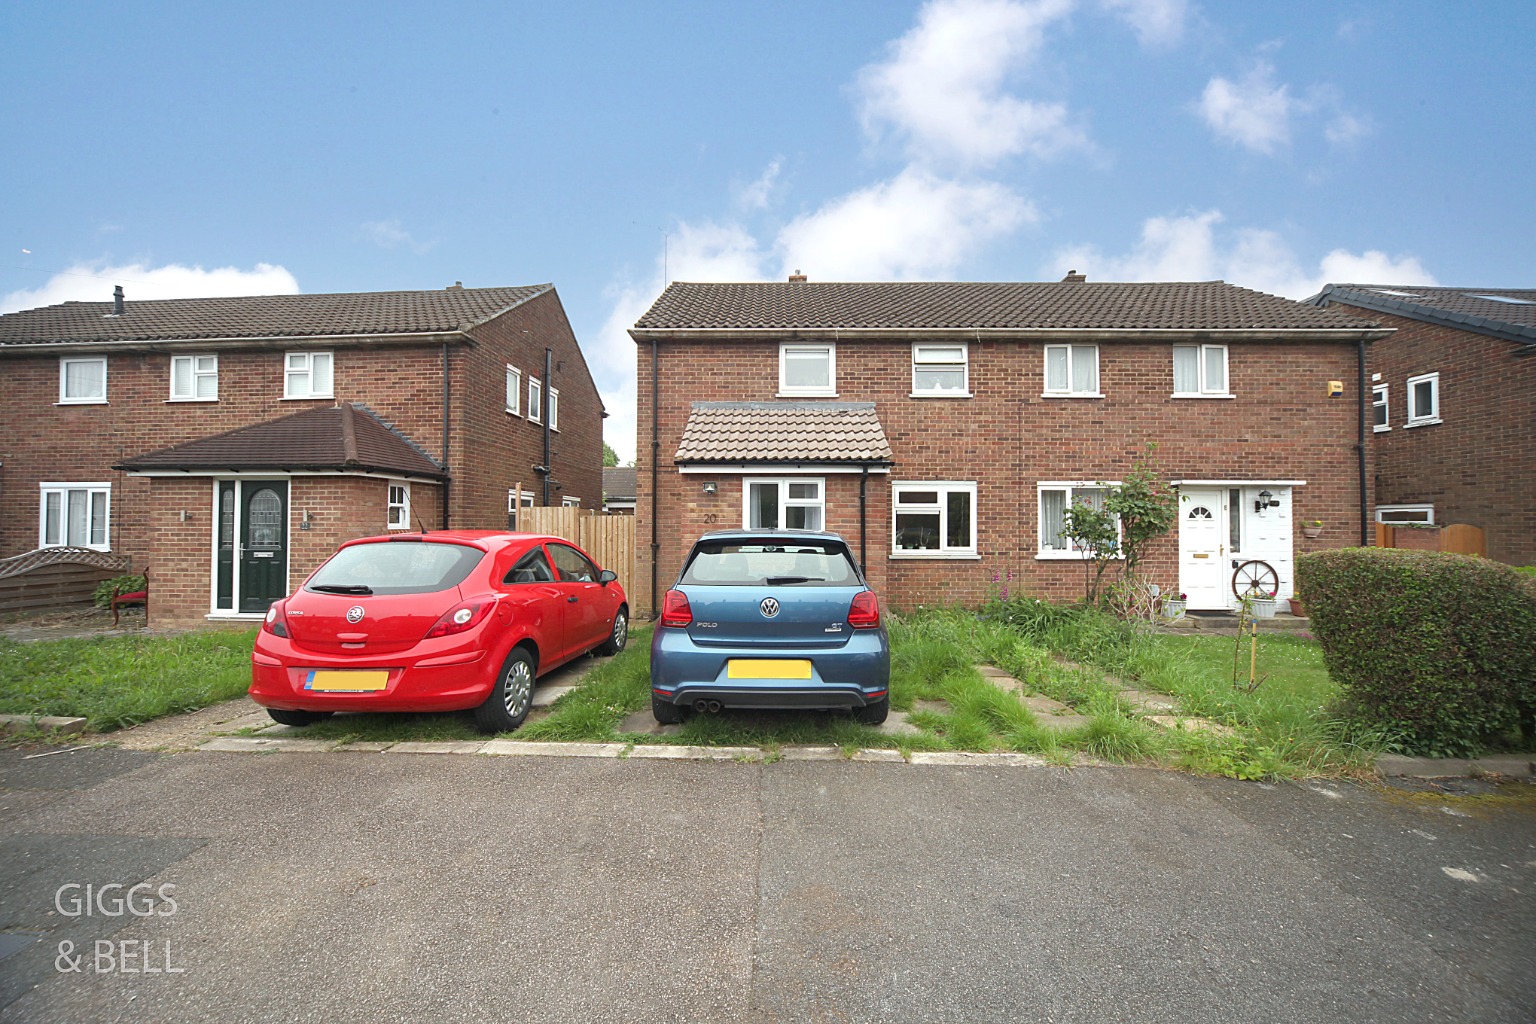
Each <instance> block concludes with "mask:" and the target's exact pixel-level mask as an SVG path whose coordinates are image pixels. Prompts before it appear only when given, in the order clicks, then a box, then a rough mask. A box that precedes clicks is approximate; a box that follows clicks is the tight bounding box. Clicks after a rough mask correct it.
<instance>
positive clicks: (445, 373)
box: [443, 341, 452, 530]
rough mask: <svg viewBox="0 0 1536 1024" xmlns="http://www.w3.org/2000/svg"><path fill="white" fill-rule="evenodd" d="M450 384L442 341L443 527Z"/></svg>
mask: <svg viewBox="0 0 1536 1024" xmlns="http://www.w3.org/2000/svg"><path fill="white" fill-rule="evenodd" d="M449 394H450V386H449V382H448V343H447V342H446V341H445V342H443V529H445V530H446V529H448V523H449V519H448V495H449V488H450V487H451V485H452V475H451V474H450V473H449V472H448V410H449V408H450V406H449V401H448V398H449Z"/></svg>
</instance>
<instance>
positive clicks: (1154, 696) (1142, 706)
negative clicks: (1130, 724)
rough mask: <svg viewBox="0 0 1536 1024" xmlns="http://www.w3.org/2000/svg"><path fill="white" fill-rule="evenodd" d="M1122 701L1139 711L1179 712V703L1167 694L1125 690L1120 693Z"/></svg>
mask: <svg viewBox="0 0 1536 1024" xmlns="http://www.w3.org/2000/svg"><path fill="white" fill-rule="evenodd" d="M1120 699H1121V700H1124V701H1125V702H1126V703H1128V704H1130V705H1131V707H1133V708H1135V709H1136V710H1137V711H1177V710H1178V709H1179V702H1178V701H1177V700H1175V699H1174V698H1172V697H1170V696H1168V694H1166V693H1148V692H1146V691H1145V690H1132V689H1124V690H1121V691H1120Z"/></svg>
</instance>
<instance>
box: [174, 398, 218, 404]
mask: <svg viewBox="0 0 1536 1024" xmlns="http://www.w3.org/2000/svg"><path fill="white" fill-rule="evenodd" d="M217 401H218V399H217V398H167V399H166V400H165V404H166V405H211V404H213V403H215V402H217Z"/></svg>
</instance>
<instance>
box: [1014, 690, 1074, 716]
mask: <svg viewBox="0 0 1536 1024" xmlns="http://www.w3.org/2000/svg"><path fill="white" fill-rule="evenodd" d="M1022 699H1023V701H1024V706H1025V707H1027V708H1029V710H1031V711H1033V712H1034V713H1035V714H1037V715H1070V714H1073V713H1074V712H1073V710H1072V708H1070V707H1069V706H1067V705H1066V704H1063V703H1062V702H1061V701H1059V700H1051V698H1049V697H1042V696H1040V695H1039V694H1030V695H1028V696H1025V697H1023V698H1022Z"/></svg>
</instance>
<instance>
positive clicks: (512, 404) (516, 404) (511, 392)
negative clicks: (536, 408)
mask: <svg viewBox="0 0 1536 1024" xmlns="http://www.w3.org/2000/svg"><path fill="white" fill-rule="evenodd" d="M507 412H509V413H511V414H512V415H513V416H521V415H522V414H523V371H522V370H519V369H518V368H517V367H515V366H508V367H507Z"/></svg>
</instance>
